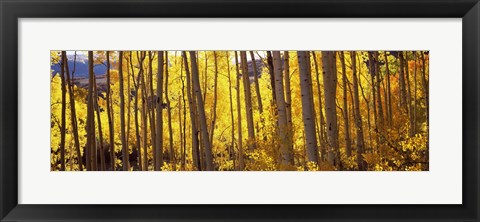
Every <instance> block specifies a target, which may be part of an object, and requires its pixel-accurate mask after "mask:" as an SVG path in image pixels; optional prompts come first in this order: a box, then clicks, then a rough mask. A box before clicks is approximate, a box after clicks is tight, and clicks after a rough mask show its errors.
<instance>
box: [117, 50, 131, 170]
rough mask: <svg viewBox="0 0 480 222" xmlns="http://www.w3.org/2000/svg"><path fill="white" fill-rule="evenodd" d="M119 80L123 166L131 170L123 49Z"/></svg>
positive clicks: (120, 59)
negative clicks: (127, 138) (126, 125)
mask: <svg viewBox="0 0 480 222" xmlns="http://www.w3.org/2000/svg"><path fill="white" fill-rule="evenodd" d="M118 81H119V82H120V130H121V140H122V167H123V171H129V169H130V166H129V158H128V156H129V153H128V145H127V144H126V136H125V95H124V93H125V90H124V89H123V88H124V87H123V51H118Z"/></svg>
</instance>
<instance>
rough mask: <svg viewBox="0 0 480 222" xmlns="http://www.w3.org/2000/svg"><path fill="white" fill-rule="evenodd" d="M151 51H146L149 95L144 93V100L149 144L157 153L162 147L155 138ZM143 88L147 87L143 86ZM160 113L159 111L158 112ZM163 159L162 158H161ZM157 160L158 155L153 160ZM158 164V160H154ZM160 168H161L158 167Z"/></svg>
mask: <svg viewBox="0 0 480 222" xmlns="http://www.w3.org/2000/svg"><path fill="white" fill-rule="evenodd" d="M152 54H153V53H152V51H148V85H149V89H150V95H148V94H149V93H145V98H146V99H148V98H150V99H148V102H147V109H148V115H149V116H148V117H149V119H150V143H151V144H152V149H153V150H156V151H158V150H159V149H160V150H161V151H163V148H162V147H160V148H159V147H157V136H156V134H157V133H156V130H157V127H156V120H155V116H156V115H155V114H156V102H157V100H156V99H155V93H154V91H153V65H152V63H153V56H152ZM141 65H143V59H142V64H141ZM145 87H147V86H146V85H145ZM160 112H161V111H160ZM162 157H163V156H162ZM157 158H158V154H157V156H156V157H155V158H154V159H157ZM156 161H157V162H158V160H156ZM160 162H161V164H163V159H161V160H160ZM160 167H161V166H160Z"/></svg>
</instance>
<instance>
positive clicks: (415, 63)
mask: <svg viewBox="0 0 480 222" xmlns="http://www.w3.org/2000/svg"><path fill="white" fill-rule="evenodd" d="M412 54H413V62H414V65H413V85H414V86H413V118H411V122H410V125H411V126H412V128H413V129H412V131H413V133H412V136H413V135H415V134H416V133H417V129H416V126H415V122H416V119H417V52H415V51H413V52H412Z"/></svg>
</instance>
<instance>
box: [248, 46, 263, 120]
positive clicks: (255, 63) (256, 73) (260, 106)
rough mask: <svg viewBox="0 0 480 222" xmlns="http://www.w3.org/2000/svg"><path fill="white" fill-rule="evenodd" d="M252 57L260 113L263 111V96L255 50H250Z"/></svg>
mask: <svg viewBox="0 0 480 222" xmlns="http://www.w3.org/2000/svg"><path fill="white" fill-rule="evenodd" d="M250 58H251V59H252V67H253V77H254V82H255V92H256V93H257V103H258V111H259V112H260V113H263V105H262V96H261V94H260V85H259V84H258V72H257V61H256V60H255V56H254V55H253V51H250Z"/></svg>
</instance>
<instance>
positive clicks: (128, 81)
mask: <svg viewBox="0 0 480 222" xmlns="http://www.w3.org/2000/svg"><path fill="white" fill-rule="evenodd" d="M131 53H132V52H131V51H130V52H129V53H128V54H129V55H130V54H131ZM124 56H125V59H126V60H127V61H128V59H127V56H126V55H124ZM130 58H131V57H130ZM125 67H126V70H127V97H128V99H127V112H126V114H127V122H126V124H127V132H126V133H127V137H126V138H125V142H126V143H127V144H130V116H131V111H130V110H131V105H132V103H131V102H132V88H131V86H130V79H131V77H132V76H133V74H132V75H130V69H129V68H128V62H127V65H126V66H125ZM137 152H138V159H139V161H138V164H139V166H140V167H139V170H141V169H142V167H141V165H142V164H141V163H142V160H141V155H140V154H141V152H140V149H138V147H137Z"/></svg>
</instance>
